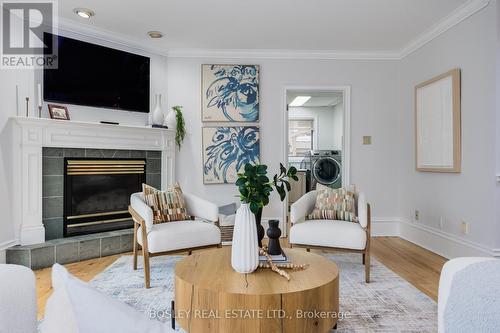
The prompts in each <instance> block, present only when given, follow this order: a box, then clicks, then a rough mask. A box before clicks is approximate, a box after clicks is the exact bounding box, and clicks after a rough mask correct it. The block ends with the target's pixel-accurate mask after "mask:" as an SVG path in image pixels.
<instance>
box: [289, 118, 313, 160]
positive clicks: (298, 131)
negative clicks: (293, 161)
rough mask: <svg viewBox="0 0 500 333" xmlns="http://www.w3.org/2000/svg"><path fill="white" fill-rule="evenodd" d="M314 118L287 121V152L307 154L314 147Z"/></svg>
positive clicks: (296, 154) (299, 154)
mask: <svg viewBox="0 0 500 333" xmlns="http://www.w3.org/2000/svg"><path fill="white" fill-rule="evenodd" d="M313 138H314V119H301V120H298V119H290V120H289V121H288V154H289V155H290V156H307V155H309V152H310V151H311V150H312V149H313V148H314V139H313Z"/></svg>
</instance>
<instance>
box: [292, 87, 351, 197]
mask: <svg viewBox="0 0 500 333" xmlns="http://www.w3.org/2000/svg"><path fill="white" fill-rule="evenodd" d="M286 100H287V110H288V112H287V115H288V165H289V166H294V167H296V168H297V170H298V177H299V181H298V182H293V186H292V190H291V191H290V195H289V203H290V204H291V203H293V202H295V201H296V200H298V199H299V198H300V197H301V196H302V195H303V194H305V193H306V192H309V191H311V190H314V189H315V188H316V185H317V184H318V183H319V184H322V185H325V186H329V187H332V188H339V187H342V183H343V180H342V175H343V157H344V149H343V147H344V132H345V131H344V127H345V122H344V117H345V103H344V101H345V91H344V90H342V89H339V90H328V91H326V90H287V92H286Z"/></svg>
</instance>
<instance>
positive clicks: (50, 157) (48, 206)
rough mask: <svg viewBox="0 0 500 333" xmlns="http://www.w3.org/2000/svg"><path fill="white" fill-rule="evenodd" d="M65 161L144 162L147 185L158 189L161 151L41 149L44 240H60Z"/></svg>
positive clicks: (61, 235) (159, 184) (61, 234)
mask: <svg viewBox="0 0 500 333" xmlns="http://www.w3.org/2000/svg"><path fill="white" fill-rule="evenodd" d="M64 157H91V158H146V183H147V184H149V185H151V186H154V187H156V188H160V187H161V152H160V151H145V150H113V149H80V148H43V150H42V158H43V163H42V177H43V179H42V216H43V225H44V227H45V240H51V239H58V238H62V237H63V189H64V188H63V186H64V183H63V179H64Z"/></svg>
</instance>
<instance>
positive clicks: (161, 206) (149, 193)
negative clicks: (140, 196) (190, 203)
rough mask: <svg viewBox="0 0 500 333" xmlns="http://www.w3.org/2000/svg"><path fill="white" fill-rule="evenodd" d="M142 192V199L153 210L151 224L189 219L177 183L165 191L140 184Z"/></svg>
mask: <svg viewBox="0 0 500 333" xmlns="http://www.w3.org/2000/svg"><path fill="white" fill-rule="evenodd" d="M142 192H143V193H144V201H145V202H146V204H147V205H148V206H149V207H151V209H152V210H153V224H158V223H164V222H172V221H183V220H191V216H189V215H188V214H187V210H186V203H185V202H184V198H183V196H182V190H181V187H180V186H179V184H177V183H176V184H175V185H174V187H172V188H169V189H168V190H166V191H160V190H157V189H156V188H154V187H152V186H149V185H147V184H142Z"/></svg>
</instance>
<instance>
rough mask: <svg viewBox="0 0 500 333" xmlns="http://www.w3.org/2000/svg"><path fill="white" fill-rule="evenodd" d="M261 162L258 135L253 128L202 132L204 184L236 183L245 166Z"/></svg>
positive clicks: (208, 129)
mask: <svg viewBox="0 0 500 333" xmlns="http://www.w3.org/2000/svg"><path fill="white" fill-rule="evenodd" d="M259 161H260V133H259V128H258V127H256V126H232V127H204V128H203V182H204V183H205V184H223V183H235V182H236V180H237V177H238V176H237V173H238V172H240V171H242V170H243V169H244V167H245V164H246V163H254V164H255V163H259Z"/></svg>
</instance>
